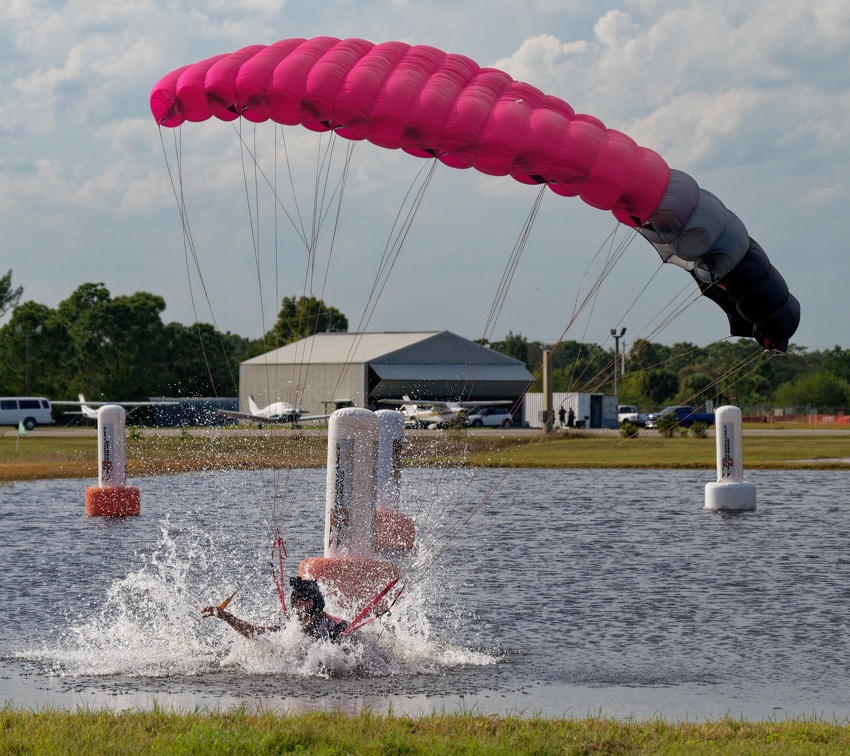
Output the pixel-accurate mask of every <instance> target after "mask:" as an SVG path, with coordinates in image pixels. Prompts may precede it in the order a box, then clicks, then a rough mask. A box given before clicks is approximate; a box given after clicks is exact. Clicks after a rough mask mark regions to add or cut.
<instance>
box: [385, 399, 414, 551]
mask: <svg viewBox="0 0 850 756" xmlns="http://www.w3.org/2000/svg"><path fill="white" fill-rule="evenodd" d="M375 415H376V416H377V418H378V467H377V500H376V509H375V551H379V552H387V551H396V552H399V551H410V550H411V549H412V548H413V543H414V541H415V540H416V526H415V524H414V521H413V518H412V517H410V515H407V514H405V513H404V512H402V511H401V447H402V443H403V442H404V415H402V414H401V412H398V411H396V410H378V411H377V412H376V413H375Z"/></svg>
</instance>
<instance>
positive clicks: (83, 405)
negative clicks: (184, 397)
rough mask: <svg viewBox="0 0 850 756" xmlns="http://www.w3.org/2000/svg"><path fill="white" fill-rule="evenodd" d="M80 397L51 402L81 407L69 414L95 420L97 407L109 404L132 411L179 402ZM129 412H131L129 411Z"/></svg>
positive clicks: (80, 395)
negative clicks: (113, 400)
mask: <svg viewBox="0 0 850 756" xmlns="http://www.w3.org/2000/svg"><path fill="white" fill-rule="evenodd" d="M77 396H78V397H79V398H80V401H78V402H71V401H67V402H65V401H55V402H54V401H51V402H50V403H51V404H62V405H66V406H69V407H79V408H80V411H79V412H73V411H69V412H68V413H67V414H69V415H83V416H84V417H88V418H92V419H94V420H96V419H97V410H96V409H95V407H103V406H105V405H107V404H117V405H119V406H120V407H130V408H131V409H130V412H133V411H134V410H137V409H138V408H139V407H152V406H154V405H161V406H164V405H168V404H177V402H174V401H169V400H167V399H162V400H160V401H149V402H87V401H86V398H85V397H84V396H83V395H82V394H78V395H77ZM128 414H129V413H128Z"/></svg>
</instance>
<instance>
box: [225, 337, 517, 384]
mask: <svg viewBox="0 0 850 756" xmlns="http://www.w3.org/2000/svg"><path fill="white" fill-rule="evenodd" d="M304 363H309V364H311V365H317V364H323V363H324V364H327V363H331V364H333V363H341V364H342V363H349V364H372V365H380V364H384V365H394V366H402V365H411V364H412V365H465V366H469V365H488V366H490V365H500V366H510V367H512V368H515V369H516V368H521V369H522V370H523V371H525V376H524V377H525V378H526V379H527V380H531V375H530V373H528V371H527V370H526V368H525V365H524V364H523V363H522V362H520V361H519V360H515V359H514V358H513V357H508V356H507V355H504V354H501V353H499V352H495V351H493V350H492V349H488V348H486V347H481V346H479V345H478V344H476V343H475V342H474V341H469V340H468V339H465V338H463V337H462V336H457V335H456V334H453V333H450V332H449V331H400V332H381V333H317V334H315V335H314V336H310V337H308V338H306V339H301V340H300V341H296V342H294V343H292V344H287V345H286V346H283V347H280V349H275V350H273V351H271V352H266V353H265V354H261V355H259V356H258V357H253V358H252V359H250V360H246V361H245V362H243V363H242V364H243V365H293V364H304ZM511 372H512V377H513V378H514V380H516V378H517V372H516V370H513V371H511Z"/></svg>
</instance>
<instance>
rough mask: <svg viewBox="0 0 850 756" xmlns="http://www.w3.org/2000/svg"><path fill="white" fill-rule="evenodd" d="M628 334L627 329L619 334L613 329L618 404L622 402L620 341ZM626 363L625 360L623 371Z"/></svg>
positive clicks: (615, 389) (615, 394)
mask: <svg viewBox="0 0 850 756" xmlns="http://www.w3.org/2000/svg"><path fill="white" fill-rule="evenodd" d="M625 334H626V329H625V327H623V328H621V329H620V333H617V329H616V328H612V329H611V335H612V336H613V337H614V396H616V397H617V402H619V401H620V339H622V338H623V336H625ZM625 363H626V361H625V360H623V369H625Z"/></svg>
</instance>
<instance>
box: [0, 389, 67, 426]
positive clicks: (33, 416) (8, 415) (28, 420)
mask: <svg viewBox="0 0 850 756" xmlns="http://www.w3.org/2000/svg"><path fill="white" fill-rule="evenodd" d="M54 422H56V421H55V420H54V419H53V412H52V408H51V406H50V402H49V401H48V400H47V399H45V398H44V397H42V396H4V397H0V425H19V424H20V423H23V424H24V428H26V429H27V430H32V429H33V428H35V426H36V425H51V424H52V423H54Z"/></svg>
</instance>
